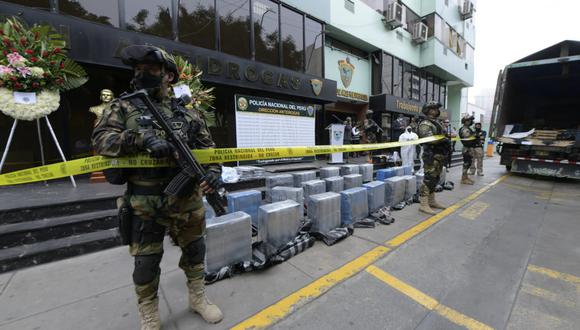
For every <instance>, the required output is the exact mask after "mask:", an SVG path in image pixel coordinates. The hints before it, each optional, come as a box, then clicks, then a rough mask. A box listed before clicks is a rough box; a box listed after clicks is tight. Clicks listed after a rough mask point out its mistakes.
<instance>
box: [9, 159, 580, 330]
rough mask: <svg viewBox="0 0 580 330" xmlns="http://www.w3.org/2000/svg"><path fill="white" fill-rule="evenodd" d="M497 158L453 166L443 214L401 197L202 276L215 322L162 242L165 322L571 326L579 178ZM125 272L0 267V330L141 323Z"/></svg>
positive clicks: (101, 263) (74, 264)
mask: <svg viewBox="0 0 580 330" xmlns="http://www.w3.org/2000/svg"><path fill="white" fill-rule="evenodd" d="M496 163H497V158H494V159H491V160H488V161H486V164H485V165H486V171H487V172H486V176H484V177H476V178H475V180H476V182H477V183H476V185H474V186H462V185H460V184H459V176H460V169H459V168H454V169H452V170H451V173H450V174H448V177H449V178H450V179H451V180H453V181H454V182H456V186H455V187H456V188H455V190H453V191H450V192H449V191H445V192H442V193H439V194H438V199H439V200H441V201H442V202H445V203H447V204H449V205H452V204H453V205H454V206H452V207H451V208H450V209H448V210H446V211H445V213H444V214H443V215H445V216H443V215H442V216H439V217H438V218H428V217H426V216H423V215H419V214H418V213H417V206H418V205H417V204H415V205H412V206H408V207H406V208H405V209H404V210H402V211H397V212H394V213H393V214H394V216H395V218H396V220H397V221H396V222H395V223H394V224H392V225H390V226H378V227H376V228H374V229H357V230H356V231H355V234H354V235H353V236H352V237H349V238H348V239H346V240H345V241H342V242H340V243H339V244H337V245H335V246H332V247H327V246H325V245H324V244H323V243H321V242H317V243H316V244H315V245H314V247H313V248H311V249H309V250H307V251H306V252H304V253H303V254H300V255H298V256H296V257H294V258H292V259H290V260H289V261H288V262H285V263H283V264H280V265H277V266H275V267H272V268H270V269H267V270H265V271H261V272H254V273H249V274H244V275H241V276H237V277H234V278H232V279H226V280H224V281H221V282H218V283H216V284H213V285H211V286H209V287H208V292H209V296H210V298H211V299H212V300H213V301H215V302H216V303H217V304H218V305H219V306H220V307H222V309H223V310H224V313H225V319H224V321H223V322H222V323H220V324H217V325H213V326H209V325H206V324H204V323H203V321H201V320H200V318H199V317H198V316H196V315H193V314H191V313H190V312H188V310H187V300H186V287H185V277H184V275H183V274H182V272H181V270H180V269H179V268H178V267H177V262H178V259H179V251H178V250H177V249H176V248H175V247H173V246H171V245H169V244H167V245H166V252H165V255H164V259H163V262H162V271H163V274H162V277H161V292H160V297H161V304H160V307H161V313H162V319H163V325H164V329H189V328H196V329H225V328H230V327H232V326H235V325H237V324H239V323H240V322H242V321H246V322H247V323H244V324H259V323H260V322H266V323H261V324H265V325H273V328H276V329H278V328H280V329H295V328H301V329H302V328H304V329H350V328H353V329H363V328H364V329H399V328H400V329H410V328H413V329H414V328H421V329H449V328H462V327H467V328H486V327H490V328H498V329H501V328H510V329H575V327H577V325H578V324H580V317H579V315H580V307H579V306H580V282H579V281H578V278H579V276H580V263H579V262H578V260H580V240H579V239H578V238H579V235H580V234H579V233H580V221H579V219H578V216H577V214H578V211H579V209H580V205H578V202H577V201H578V199H579V197H580V185H578V184H577V183H573V182H569V181H553V180H546V179H539V178H530V177H520V176H509V177H507V178H506V179H504V180H503V181H501V182H497V181H496V180H497V179H498V178H500V177H501V176H503V175H504V174H505V170H504V169H503V167H499V166H497V165H496ZM492 183H494V185H493V186H491V187H488V188H484V187H486V186H487V185H489V184H492ZM482 188H483V190H482ZM485 189H489V190H485ZM484 190H485V191H484ZM478 191H479V192H478ZM468 196H471V197H470V198H468V199H466V198H467V197H468ZM436 217H437V216H436ZM369 251H371V252H372V253H374V254H372V253H371V252H369ZM373 251H374V252H373ZM361 256H363V257H361ZM365 258H366V259H365ZM131 272H132V259H131V258H130V257H129V255H128V253H127V251H126V249H125V248H124V247H121V248H116V249H111V250H107V251H104V252H98V253H94V254H90V255H85V256H81V257H77V258H72V259H68V260H64V261H60V262H55V263H51V264H46V265H41V266H37V267H32V268H27V269H23V270H19V271H16V272H12V273H6V274H0V306H1V308H0V329H2V330H4V329H79V328H82V329H135V328H138V325H139V320H138V315H137V310H136V305H135V298H134V294H133V287H132V284H131ZM323 276H324V277H323ZM309 290H310V291H309ZM316 290H320V291H319V292H317V291H316ZM288 302H290V303H288ZM293 302H294V303H293ZM285 304H286V305H285ZM268 307H269V308H268ZM266 308H267V309H266ZM257 313H258V314H257ZM278 318H280V319H281V321H280V322H278V323H274V322H273V321H272V320H274V319H278Z"/></svg>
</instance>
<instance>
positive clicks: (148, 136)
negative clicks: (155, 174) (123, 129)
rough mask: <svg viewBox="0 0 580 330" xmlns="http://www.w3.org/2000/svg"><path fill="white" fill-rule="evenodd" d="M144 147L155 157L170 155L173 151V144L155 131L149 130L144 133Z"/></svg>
mask: <svg viewBox="0 0 580 330" xmlns="http://www.w3.org/2000/svg"><path fill="white" fill-rule="evenodd" d="M143 149H145V150H147V152H148V153H149V155H151V157H153V158H164V157H168V156H169V155H171V152H172V151H173V149H172V148H171V144H169V142H167V141H166V140H163V139H161V138H159V137H157V135H156V134H155V132H153V131H147V132H145V133H144V134H143Z"/></svg>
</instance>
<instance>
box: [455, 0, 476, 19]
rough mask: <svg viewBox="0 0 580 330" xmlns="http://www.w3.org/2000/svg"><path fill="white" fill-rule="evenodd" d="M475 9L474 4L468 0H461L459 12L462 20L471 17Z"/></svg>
mask: <svg viewBox="0 0 580 330" xmlns="http://www.w3.org/2000/svg"><path fill="white" fill-rule="evenodd" d="M474 11H475V6H474V5H473V2H471V1H470V0H463V2H462V5H461V7H459V13H460V14H461V18H462V19H463V20H466V19H470V18H472V17H473V12H474Z"/></svg>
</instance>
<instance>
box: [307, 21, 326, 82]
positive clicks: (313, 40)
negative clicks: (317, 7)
mask: <svg viewBox="0 0 580 330" xmlns="http://www.w3.org/2000/svg"><path fill="white" fill-rule="evenodd" d="M304 29H305V30H306V40H305V44H306V52H305V53H306V73H310V74H312V75H315V76H320V77H322V53H323V51H324V47H322V39H323V37H322V34H323V33H324V30H323V27H322V24H321V23H319V22H317V21H315V20H313V19H310V18H308V17H306V21H305V25H304Z"/></svg>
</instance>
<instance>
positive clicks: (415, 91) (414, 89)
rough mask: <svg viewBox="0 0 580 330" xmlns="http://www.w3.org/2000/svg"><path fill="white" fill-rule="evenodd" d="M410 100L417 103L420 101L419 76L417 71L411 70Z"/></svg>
mask: <svg viewBox="0 0 580 330" xmlns="http://www.w3.org/2000/svg"><path fill="white" fill-rule="evenodd" d="M411 79H412V81H411V93H412V95H411V98H412V99H413V100H415V101H419V99H420V95H419V94H420V84H421V77H420V76H419V70H417V69H415V68H414V69H413V77H412V78H411Z"/></svg>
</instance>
